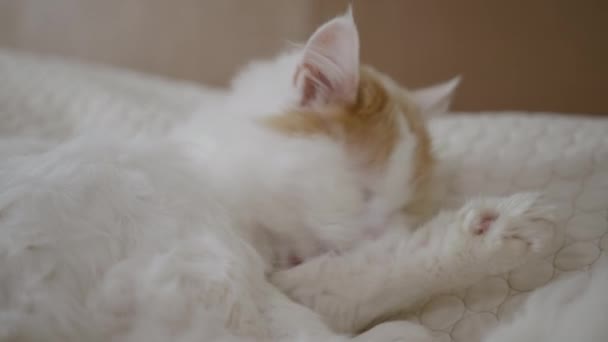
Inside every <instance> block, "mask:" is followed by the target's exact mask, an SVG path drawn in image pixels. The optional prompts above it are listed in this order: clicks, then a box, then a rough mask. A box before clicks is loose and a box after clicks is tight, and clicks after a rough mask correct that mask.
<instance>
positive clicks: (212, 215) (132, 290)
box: [0, 12, 552, 341]
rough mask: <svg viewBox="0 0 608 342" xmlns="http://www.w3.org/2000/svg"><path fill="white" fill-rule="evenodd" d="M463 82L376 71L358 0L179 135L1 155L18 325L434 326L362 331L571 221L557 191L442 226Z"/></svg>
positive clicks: (104, 335)
mask: <svg viewBox="0 0 608 342" xmlns="http://www.w3.org/2000/svg"><path fill="white" fill-rule="evenodd" d="M456 84H457V81H451V82H448V83H446V84H443V85H439V86H436V87H433V88H429V89H424V90H421V91H417V92H408V91H406V90H405V89H402V88H401V87H400V86H398V85H397V84H396V83H395V82H393V81H392V80H391V79H390V78H388V77H386V76H384V75H383V74H381V73H379V72H378V71H376V70H374V69H373V68H371V67H369V66H361V65H360V64H359V39H358V34H357V29H356V26H355V24H354V21H353V19H352V15H351V14H350V12H349V13H347V14H346V15H343V16H340V17H337V18H335V19H333V20H331V21H329V22H328V23H326V24H324V25H323V26H321V27H320V28H319V29H318V30H317V31H316V32H315V33H314V34H313V35H312V37H311V38H310V39H309V41H308V42H307V44H306V45H305V46H304V47H303V48H301V49H297V50H295V51H292V52H290V53H287V54H285V55H283V56H280V57H279V58H278V59H277V60H275V61H272V62H268V63H258V64H255V65H252V66H250V68H248V69H247V70H246V71H245V72H244V73H243V74H241V75H240V76H239V77H237V79H236V80H235V83H234V84H233V90H232V94H231V95H229V96H227V98H226V99H225V101H224V103H223V104H222V105H220V106H216V107H214V108H213V113H205V114H204V115H200V116H199V117H198V118H194V119H193V120H191V121H189V122H188V123H186V124H182V125H176V126H175V127H174V129H173V131H172V133H171V134H169V135H168V136H165V137H159V136H153V137H151V136H147V135H145V134H142V135H139V136H137V137H126V136H125V135H124V134H120V133H115V134H114V133H113V132H112V127H98V128H97V129H95V128H90V129H89V130H87V131H84V132H82V135H81V136H79V137H74V138H72V139H68V140H67V141H65V142H63V143H60V144H57V145H52V146H47V145H44V144H36V143H35V142H30V143H28V144H21V143H20V144H19V147H18V148H17V147H15V146H13V145H14V142H13V145H10V146H11V147H10V148H3V149H0V151H1V152H2V157H3V158H2V160H1V161H0V339H2V340H10V341H169V340H170V341H211V340H233V339H236V340H241V339H245V340H246V339H248V338H249V339H251V340H254V341H297V340H301V341H346V340H349V339H354V340H357V341H395V340H403V341H426V340H428V339H429V336H428V334H427V332H426V331H425V330H424V329H423V328H422V327H420V326H418V325H415V324H413V323H407V322H393V323H383V324H380V325H378V326H376V327H374V328H373V329H371V330H369V331H367V332H365V333H363V334H360V335H356V336H353V334H354V333H356V332H357V331H358V330H360V329H361V328H363V327H365V326H366V325H367V324H369V323H370V322H371V321H373V320H374V319H377V318H379V317H381V316H383V315H385V314H389V313H391V312H393V311H395V310H399V309H403V308H404V307H408V306H410V305H413V304H415V303H417V302H419V301H420V300H422V299H424V298H426V297H427V296H429V295H432V294H434V293H438V292H441V291H444V290H447V289H450V288H453V287H457V286H464V285H467V284H470V283H472V282H474V281H476V280H478V279H480V278H481V277H484V276H486V275H488V274H494V273H498V272H503V271H507V270H510V269H512V268H513V267H516V266H518V265H520V264H521V263H523V262H525V261H526V260H527V259H528V258H529V257H534V254H535V252H538V251H540V250H542V248H543V246H544V245H545V243H546V242H547V241H549V240H550V238H551V232H552V231H551V224H550V220H551V215H550V210H549V209H548V207H547V206H545V205H543V203H542V201H541V200H540V199H539V195H537V194H518V195H513V196H510V197H506V198H491V199H475V200H471V201H469V202H467V203H466V204H465V205H464V206H463V207H462V208H460V209H458V210H455V211H442V212H440V213H439V214H437V215H435V216H434V217H433V218H431V219H430V220H428V221H427V222H426V223H422V222H424V221H426V219H427V218H428V217H429V216H431V215H432V213H433V211H434V210H433V198H432V193H433V183H434V179H433V175H434V158H433V156H432V148H431V142H430V139H429V136H428V133H427V131H426V128H425V121H424V120H425V117H426V116H429V115H432V114H436V113H439V112H442V111H445V110H446V109H447V104H448V103H449V99H450V96H451V92H452V91H453V89H454V87H455V86H456ZM207 110H209V109H207ZM123 130H124V128H123ZM421 223H422V224H421ZM414 228H416V229H414Z"/></svg>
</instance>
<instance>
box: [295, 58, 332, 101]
mask: <svg viewBox="0 0 608 342" xmlns="http://www.w3.org/2000/svg"><path fill="white" fill-rule="evenodd" d="M301 73H304V74H303V75H301ZM300 76H301V77H303V78H304V79H303V80H302V85H301V92H302V96H301V98H300V106H307V105H309V104H311V103H312V102H313V101H314V100H315V99H316V98H317V96H318V95H319V94H318V93H319V82H320V83H321V84H322V86H323V87H326V89H327V91H329V92H333V91H334V90H333V88H332V85H331V82H329V79H327V77H325V75H323V73H322V72H321V71H320V70H319V68H317V67H315V66H314V65H312V64H309V63H302V64H300V65H299V66H298V68H297V69H296V73H295V75H294V79H293V82H294V85H296V86H297V83H298V78H299V77H300Z"/></svg>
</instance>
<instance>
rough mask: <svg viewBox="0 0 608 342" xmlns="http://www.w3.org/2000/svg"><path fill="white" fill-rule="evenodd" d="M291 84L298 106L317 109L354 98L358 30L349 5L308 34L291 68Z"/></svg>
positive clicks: (344, 102)
mask: <svg viewBox="0 0 608 342" xmlns="http://www.w3.org/2000/svg"><path fill="white" fill-rule="evenodd" d="M294 84H295V87H296V89H297V91H298V102H299V105H300V106H302V107H307V108H313V109H318V108H322V107H323V106H327V105H348V104H352V103H354V102H355V101H356V98H357V91H358V87H359V33H358V32H357V27H356V25H355V21H354V19H353V16H352V11H351V10H350V8H349V10H348V12H347V13H346V14H344V15H342V16H339V17H336V18H334V19H332V20H330V21H328V22H327V23H325V24H324V25H322V26H321V27H319V28H318V29H317V30H316V31H315V33H314V34H313V35H312V36H311V37H310V39H309V40H308V42H307V43H306V46H305V47H304V50H303V54H302V59H301V60H300V63H299V64H298V66H297V69H296V71H295V75H294Z"/></svg>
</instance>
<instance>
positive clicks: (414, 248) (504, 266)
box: [271, 194, 553, 332]
mask: <svg viewBox="0 0 608 342" xmlns="http://www.w3.org/2000/svg"><path fill="white" fill-rule="evenodd" d="M549 209H550V208H549V207H547V206H545V205H543V203H542V201H540V200H539V195H538V194H518V195H513V196H510V197H506V198H493V199H478V200H471V201H469V202H468V203H467V204H465V205H464V206H463V207H462V208H461V209H459V210H457V211H451V212H443V213H440V214H439V215H437V216H436V217H435V218H434V219H432V220H431V221H429V222H428V223H426V224H425V225H424V226H422V227H421V228H420V229H418V230H416V231H415V232H414V233H407V232H405V231H404V230H401V231H399V230H395V231H392V232H391V233H389V234H387V235H386V236H384V237H383V238H381V239H380V240H377V241H373V242H370V243H366V244H363V245H362V246H360V247H359V248H357V249H354V250H352V251H351V252H349V253H345V254H342V255H325V256H322V257H319V258H316V259H313V260H310V261H308V262H306V263H304V264H302V265H300V266H297V267H294V268H292V269H288V270H284V271H279V272H277V273H275V274H273V275H272V277H271V279H272V281H273V283H274V284H276V285H277V286H278V287H279V288H281V289H282V290H283V291H284V292H285V293H287V294H288V295H289V296H290V297H291V298H293V299H294V300H296V301H298V302H300V303H303V304H305V305H306V306H309V307H311V308H313V309H314V310H315V311H317V312H319V313H320V314H322V315H323V316H324V317H325V319H326V321H327V322H328V323H329V324H330V325H331V326H332V327H333V328H334V329H336V330H338V331H347V332H351V331H356V330H358V329H361V328H363V327H364V326H365V325H367V324H369V323H370V321H372V320H374V319H376V318H378V317H380V316H382V315H385V314H389V313H391V312H394V311H397V310H401V309H404V308H407V307H411V306H412V305H414V304H417V303H418V302H420V301H421V300H423V299H425V298H427V297H428V296H429V295H432V294H436V293H439V292H443V291H446V290H449V289H452V288H456V287H462V286H467V285H469V284H472V283H474V282H475V281H478V280H479V279H481V278H482V277H484V276H486V275H489V274H496V273H501V272H505V271H508V270H511V269H513V268H514V267H517V266H519V265H520V264H522V263H523V262H525V261H526V260H527V259H528V257H531V256H533V255H534V254H536V253H535V252H537V251H539V250H541V249H542V247H543V246H544V245H546V244H547V242H548V241H550V239H551V237H552V233H553V230H552V224H551V210H549Z"/></svg>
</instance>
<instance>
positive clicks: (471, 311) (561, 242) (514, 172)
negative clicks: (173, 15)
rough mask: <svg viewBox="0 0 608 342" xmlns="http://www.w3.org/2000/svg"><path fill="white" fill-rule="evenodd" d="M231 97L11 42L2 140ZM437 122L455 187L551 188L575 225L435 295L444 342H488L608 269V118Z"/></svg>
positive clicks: (59, 134) (5, 65)
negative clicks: (553, 289) (583, 278)
mask: <svg viewBox="0 0 608 342" xmlns="http://www.w3.org/2000/svg"><path fill="white" fill-rule="evenodd" d="M221 96H222V94H221V93H220V92H217V91H214V90H211V89H205V88H203V87H200V86H196V85H193V84H188V83H177V82H174V81H168V80H163V79H159V78H153V77H149V76H142V75H139V74H135V73H132V72H126V71H120V70H112V69H108V68H100V67H91V66H83V65H77V64H67V63H63V62H60V61H52V60H47V59H41V58H38V57H32V56H28V55H23V54H17V53H15V52H11V51H6V50H4V51H3V50H0V139H7V138H15V137H25V136H27V137H28V138H32V137H34V138H37V139H41V140H47V141H49V142H52V141H57V140H61V139H63V138H65V137H68V136H71V135H73V134H75V132H77V131H78V128H79V127H74V126H73V125H74V124H73V122H74V121H75V120H70V118H73V117H75V116H80V117H86V119H87V120H85V122H84V123H83V124H84V125H98V124H102V123H103V124H104V125H107V127H111V126H112V127H115V128H116V129H117V130H118V129H120V127H124V126H129V127H140V126H143V125H141V124H142V122H146V125H145V127H146V128H145V129H146V130H147V131H152V132H151V133H157V134H162V133H163V132H164V131H165V130H166V129H167V128H168V127H170V126H171V125H172V124H174V123H175V122H179V121H180V120H183V119H184V118H187V117H188V116H189V115H191V114H192V113H193V112H195V111H196V110H197V109H199V108H200V107H203V106H205V105H207V104H209V103H213V101H216V100H217V99H219V98H221ZM23 115H28V116H30V117H31V118H35V120H37V121H36V122H37V123H38V124H37V129H36V131H35V132H34V131H29V130H27V129H25V128H24V127H21V126H20V123H21V122H23V120H18V119H17V118H18V117H19V116H23ZM150 122H153V123H154V124H152V125H151V124H150ZM431 129H432V132H433V135H434V137H435V139H436V143H437V147H438V149H439V151H440V153H441V155H442V156H443V158H444V159H445V160H446V161H447V162H448V164H447V165H449V166H450V168H451V169H453V171H454V178H453V179H452V181H451V183H450V194H451V195H452V196H469V195H479V194H507V193H513V192H516V191H520V190H537V189H541V190H544V191H546V193H547V194H548V196H549V197H550V198H552V199H554V200H555V202H556V203H558V204H559V212H558V214H559V220H558V225H559V227H558V228H560V229H559V230H561V231H562V232H563V233H562V234H558V235H557V237H556V239H555V241H554V248H552V250H551V252H550V253H548V255H547V256H546V257H545V259H544V260H543V261H540V262H536V263H533V264H528V265H525V266H523V267H521V268H520V269H518V270H515V271H513V272H511V273H510V274H507V275H504V276H496V277H490V278H487V279H485V280H484V281H482V282H479V283H478V284H476V285H474V286H472V287H471V288H469V289H466V290H459V291H454V293H452V294H446V295H442V296H438V297H435V298H433V299H431V300H430V301H428V302H427V303H426V304H424V305H423V306H422V308H421V309H420V311H419V312H417V313H416V314H415V315H413V319H415V320H418V321H419V322H421V323H422V324H424V325H425V326H427V327H429V328H430V329H431V330H433V331H434V332H435V333H436V335H437V339H438V341H455V342H460V341H463V342H464V341H466V342H476V341H478V340H479V339H480V336H482V335H483V334H484V333H485V332H487V331H488V330H490V329H492V328H493V327H495V326H496V325H497V324H498V322H500V321H503V320H508V319H509V317H510V316H511V315H512V314H513V313H514V311H515V310H516V309H517V308H518V307H519V306H520V305H521V304H522V301H523V300H524V299H525V298H526V296H528V294H529V293H530V291H532V290H534V289H535V288H538V287H541V286H544V285H546V284H548V283H550V282H553V281H554V280H556V279H558V278H560V277H561V276H562V275H564V274H569V273H573V272H580V271H587V270H590V271H591V272H593V271H594V270H595V269H597V268H599V267H601V268H606V267H608V253H606V250H608V235H607V234H606V233H607V231H608V119H599V118H598V119H592V118H583V117H564V116H560V115H557V114H549V113H547V114H540V113H535V114H533V115H527V114H526V113H515V112H509V113H476V114H474V115H472V114H470V115H467V114H455V115H452V116H450V117H445V118H441V119H437V120H435V121H434V122H432V124H431ZM1 152H2V151H0V155H1Z"/></svg>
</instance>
